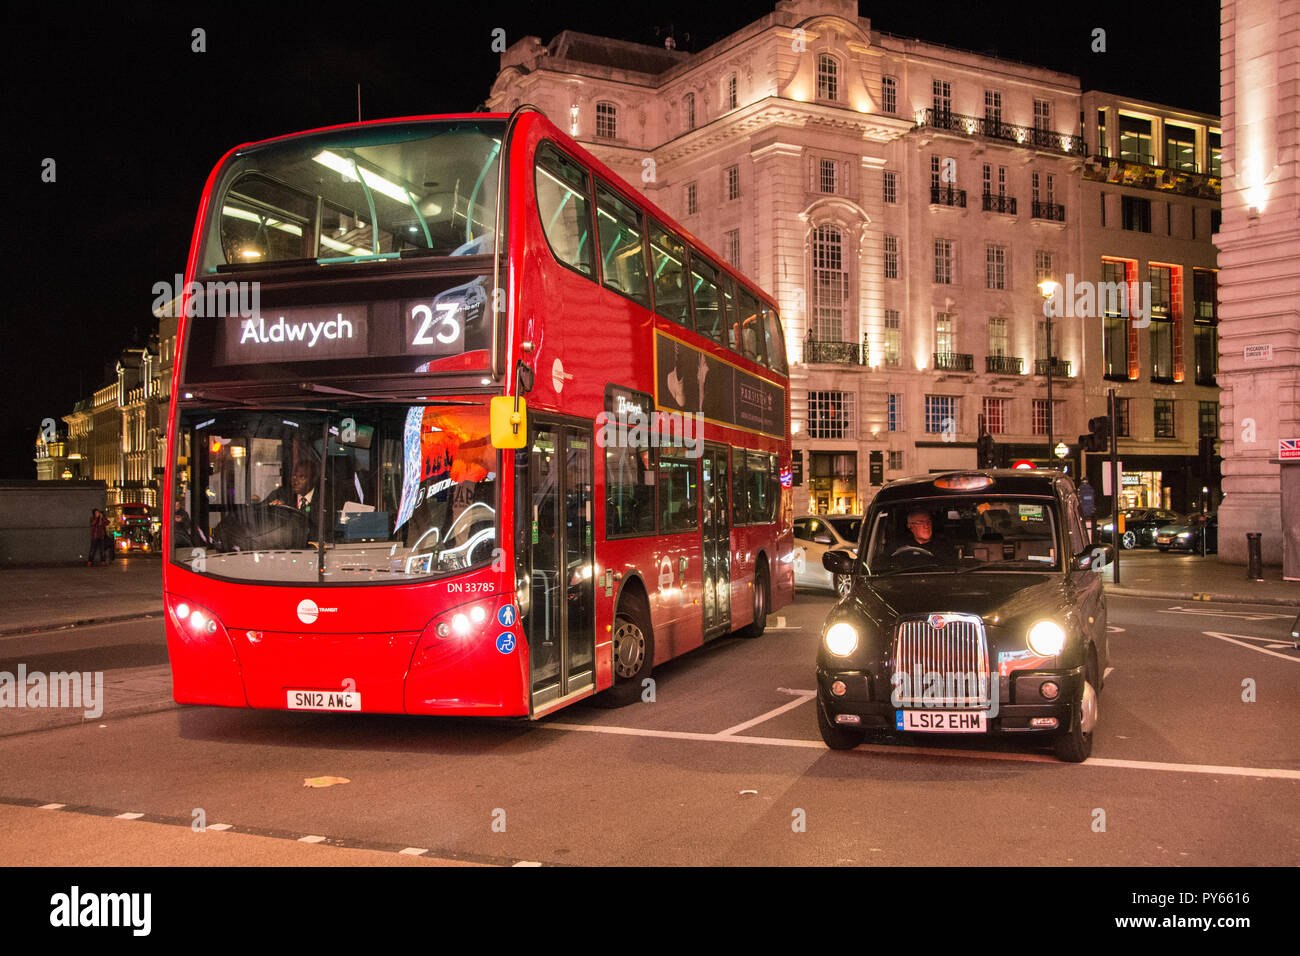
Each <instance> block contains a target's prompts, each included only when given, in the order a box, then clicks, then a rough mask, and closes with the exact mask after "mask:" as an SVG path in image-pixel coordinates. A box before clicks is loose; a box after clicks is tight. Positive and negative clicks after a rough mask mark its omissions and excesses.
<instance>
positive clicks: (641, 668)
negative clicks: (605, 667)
mask: <svg viewBox="0 0 1300 956" xmlns="http://www.w3.org/2000/svg"><path fill="white" fill-rule="evenodd" d="M654 658H655V645H654V634H653V632H652V631H651V630H650V615H649V614H648V613H647V610H646V607H645V605H644V604H642V603H641V602H640V601H639V600H637V599H635V598H629V599H627V600H625V601H623V602H622V603H621V604H620V605H619V608H618V614H616V615H615V617H614V685H613V686H612V687H610V688H609V689H608V690H606V691H604V692H603V693H602V694H600V695H599V696H598V697H597V698H596V699H597V701H599V702H600V703H601V704H603V705H604V706H606V707H623V706H626V705H627V704H631V703H634V702H635V701H637V700H638V699H639V698H640V697H641V690H642V683H643V682H644V681H645V680H646V679H647V678H648V677H649V676H650V671H651V670H653V669H654Z"/></svg>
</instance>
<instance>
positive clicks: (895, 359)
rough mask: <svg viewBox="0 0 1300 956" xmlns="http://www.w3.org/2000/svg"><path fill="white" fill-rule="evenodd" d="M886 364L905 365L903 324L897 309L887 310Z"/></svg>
mask: <svg viewBox="0 0 1300 956" xmlns="http://www.w3.org/2000/svg"><path fill="white" fill-rule="evenodd" d="M885 364H886V365H892V366H898V365H902V364H903V323H902V319H901V318H900V317H899V315H898V310H897V309H886V310H885Z"/></svg>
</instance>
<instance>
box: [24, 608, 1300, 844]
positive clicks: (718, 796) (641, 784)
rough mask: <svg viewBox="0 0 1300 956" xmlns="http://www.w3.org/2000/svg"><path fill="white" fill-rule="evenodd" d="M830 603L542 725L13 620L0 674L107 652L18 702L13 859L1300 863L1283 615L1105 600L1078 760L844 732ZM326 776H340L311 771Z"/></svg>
mask: <svg viewBox="0 0 1300 956" xmlns="http://www.w3.org/2000/svg"><path fill="white" fill-rule="evenodd" d="M831 603H832V600H831V597H830V595H829V594H822V593H817V592H800V594H799V598H798V601H797V602H796V604H795V605H793V606H791V607H789V608H786V609H784V610H783V611H782V618H783V620H782V621H781V622H780V623H781V624H783V626H780V627H774V628H772V629H770V630H769V631H768V633H767V634H766V635H765V636H764V637H762V638H760V639H759V640H757V641H749V640H743V639H736V638H728V639H724V640H721V641H717V642H714V643H712V644H710V645H708V646H707V647H705V648H702V649H700V650H699V651H696V652H694V653H692V654H690V655H687V656H686V657H684V658H682V659H680V660H677V661H674V662H671V663H670V664H668V665H666V666H664V667H662V668H660V669H659V670H658V671H657V672H656V675H655V677H656V687H655V690H656V695H655V700H654V702H652V703H637V704H634V705H631V706H629V707H626V708H623V709H621V710H613V711H611V710H603V709H600V708H597V707H594V706H590V705H587V704H579V705H576V706H573V707H570V708H568V709H567V710H564V711H561V712H560V713H558V714H556V715H554V716H553V717H551V718H548V719H546V720H543V721H539V722H536V723H528V722H523V721H498V720H486V721H484V720H477V721H476V720H468V719H438V718H403V717H386V716H368V715H347V714H302V713H295V714H290V713H275V712H265V711H237V710H224V709H217V708H203V707H179V706H177V705H176V704H174V703H172V701H171V699H170V680H169V675H168V669H167V663H166V651H165V647H164V645H163V637H162V624H161V621H158V620H153V621H143V622H136V623H129V624H116V625H99V626H91V627H85V628H78V629H74V630H70V631H62V632H56V633H49V634H41V635H25V636H11V637H5V638H0V672H4V671H8V672H10V673H14V672H16V670H17V667H18V665H19V664H20V663H21V664H25V665H26V667H27V670H28V672H35V671H47V672H48V671H57V670H74V669H75V670H81V671H95V670H100V671H103V673H104V699H105V701H104V710H103V713H102V714H101V715H98V716H93V717H91V718H88V717H87V716H85V715H84V713H83V712H82V711H81V710H67V709H64V710H59V709H41V710H31V709H21V710H20V709H14V708H0V766H2V767H3V768H4V773H3V777H2V778H0V864H4V863H8V864H62V865H88V864H101V865H102V864H112V863H120V864H136V865H156V864H167V863H180V862H185V863H191V864H193V863H208V864H210V865H221V864H226V863H234V862H246V863H254V864H291V865H301V864H320V865H353V864H355V863H356V862H358V860H364V861H366V862H372V863H383V862H389V861H395V862H415V861H421V862H424V861H430V860H455V861H460V862H483V863H503V864H517V863H541V864H546V865H549V864H579V865H584V864H585V865H597V864H634V865H640V864H648V865H649V864H661V865H713V864H733V865H754V864H759V865H762V864H767V865H785V864H798V865H835V864H844V865H953V864H956V865H963V864H984V865H1035V864H1066V865H1070V864H1080V865H1119V864H1123V865H1146V864H1158V865H1249V864H1261V863H1262V864H1280V865H1294V864H1295V863H1296V862H1297V861H1300V823H1297V815H1296V808H1297V807H1300V746H1298V745H1297V740H1300V651H1297V650H1295V649H1293V648H1291V647H1290V646H1289V637H1288V635H1289V625H1290V623H1291V620H1292V619H1293V616H1294V615H1293V613H1289V612H1288V610H1287V609H1285V608H1278V607H1268V606H1255V607H1251V606H1245V605H1211V604H1205V603H1203V602H1186V603H1182V604H1180V603H1179V602H1176V601H1169V600H1154V599H1142V598H1129V597H1117V596H1111V597H1110V598H1109V599H1108V604H1109V609H1110V611H1109V613H1110V623H1111V627H1112V634H1111V641H1112V644H1111V651H1112V658H1113V660H1112V663H1113V665H1114V670H1113V671H1112V672H1111V674H1110V675H1109V677H1108V678H1107V681H1106V687H1105V691H1104V692H1103V693H1102V695H1101V718H1100V722H1099V725H1098V728H1097V738H1096V742H1095V745H1094V750H1093V757H1092V758H1091V759H1090V760H1089V761H1088V762H1087V763H1084V764H1081V765H1071V764H1063V763H1059V762H1057V761H1056V760H1055V759H1054V758H1053V757H1052V756H1051V754H1050V752H1049V750H1048V748H1047V747H1046V746H1045V745H1042V746H1039V745H1036V744H1035V742H1033V741H1031V740H1027V739H1024V738H1011V739H1007V738H990V739H977V740H972V739H971V738H970V737H969V736H962V737H957V738H937V739H936V738H928V737H927V738H922V739H918V738H917V737H909V738H908V739H906V740H903V739H901V738H900V739H893V740H887V741H886V742H884V743H882V744H879V745H871V746H863V747H860V748H858V749H857V750H854V751H850V752H832V751H829V750H827V749H826V748H825V747H824V746H823V745H822V743H821V740H820V738H819V737H818V735H817V729H816V724H815V716H814V709H813V708H814V706H815V705H814V704H813V703H812V702H811V700H810V697H809V695H810V693H811V690H812V688H813V686H814V683H813V663H812V662H813V659H814V652H815V647H816V642H817V640H818V636H819V627H820V623H821V620H822V619H823V617H824V616H825V613H826V610H827V608H828V607H829V606H830V605H831ZM1284 639H1285V640H1287V641H1288V643H1287V644H1286V645H1283V644H1282V642H1283V640H1284ZM1251 688H1253V696H1254V700H1253V701H1250V702H1248V701H1246V700H1243V695H1244V694H1245V695H1246V696H1250V695H1249V694H1247V693H1246V691H1247V690H1248V689H1251ZM322 777H335V778H342V779H343V780H346V781H347V782H337V783H333V784H332V785H328V786H321V787H309V786H305V785H304V781H305V780H307V779H314V778H322ZM38 807H46V808H48V809H35V808H38ZM137 815H138V816H137ZM119 816H121V817H122V818H120V819H119V818H118V817H119ZM196 821H198V823H202V824H204V825H206V827H207V830H206V831H205V832H196V828H197V824H196ZM214 825H215V826H214ZM313 844H314V845H313ZM340 848H348V849H346V850H345V849H340ZM402 851H405V852H402ZM358 854H360V855H361V856H358ZM399 857H400V859H398V858H399Z"/></svg>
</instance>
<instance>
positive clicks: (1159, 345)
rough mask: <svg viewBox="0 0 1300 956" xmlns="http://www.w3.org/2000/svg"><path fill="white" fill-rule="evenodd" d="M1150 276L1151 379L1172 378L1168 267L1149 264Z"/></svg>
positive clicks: (1169, 380) (1172, 340)
mask: <svg viewBox="0 0 1300 956" xmlns="http://www.w3.org/2000/svg"><path fill="white" fill-rule="evenodd" d="M1149 273H1150V278H1151V338H1150V341H1151V379H1152V381H1157V382H1172V381H1173V380H1174V317H1173V302H1172V288H1171V287H1172V275H1173V270H1172V269H1171V268H1170V267H1169V266H1156V265H1153V266H1150V267H1149Z"/></svg>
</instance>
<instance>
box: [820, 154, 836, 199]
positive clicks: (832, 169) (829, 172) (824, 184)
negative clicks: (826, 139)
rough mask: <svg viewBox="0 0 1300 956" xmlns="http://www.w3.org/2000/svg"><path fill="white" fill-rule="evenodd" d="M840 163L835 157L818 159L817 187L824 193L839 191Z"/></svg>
mask: <svg viewBox="0 0 1300 956" xmlns="http://www.w3.org/2000/svg"><path fill="white" fill-rule="evenodd" d="M838 167H839V163H837V162H835V160H833V159H819V160H818V161H817V189H818V191H819V192H823V193H837V192H839V176H838V175H837V173H838V172H839V168H838Z"/></svg>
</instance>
